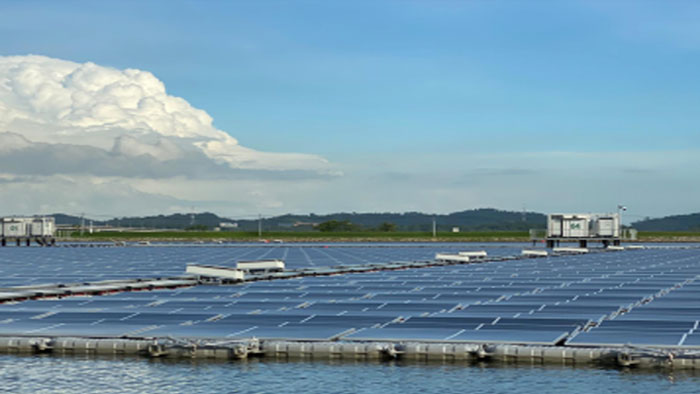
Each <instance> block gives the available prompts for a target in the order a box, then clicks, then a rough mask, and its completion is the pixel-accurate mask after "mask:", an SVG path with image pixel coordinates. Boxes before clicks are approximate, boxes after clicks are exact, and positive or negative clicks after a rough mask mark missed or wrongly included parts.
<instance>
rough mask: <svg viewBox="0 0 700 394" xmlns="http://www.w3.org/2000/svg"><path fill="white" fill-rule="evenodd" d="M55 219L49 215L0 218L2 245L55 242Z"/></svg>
mask: <svg viewBox="0 0 700 394" xmlns="http://www.w3.org/2000/svg"><path fill="white" fill-rule="evenodd" d="M55 234H56V220H55V219H54V218H53V217H50V216H30V217H26V216H25V217H21V216H10V217H3V218H0V240H1V245H2V246H7V244H8V243H12V242H14V243H16V244H17V246H20V245H22V244H25V245H27V246H29V245H31V243H32V241H34V242H36V243H37V244H38V245H41V246H53V245H55V244H56V238H55Z"/></svg>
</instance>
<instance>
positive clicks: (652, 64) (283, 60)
mask: <svg viewBox="0 0 700 394" xmlns="http://www.w3.org/2000/svg"><path fill="white" fill-rule="evenodd" d="M698 18H700V3H697V2H693V1H668V2H656V1H654V2H645V1H631V0H629V1H599V2H598V1H517V2H515V1H439V0H436V1H381V0H375V1H357V0H355V1H303V0H299V1H272V0H262V1H252V0H251V1H177V0H168V1H148V2H142V1H103V2H91V1H65V2H52V1H31V0H29V1H10V0H7V1H0V37H4V39H2V40H0V214H33V213H53V212H66V213H71V214H83V213H85V214H86V215H89V216H92V217H95V218H101V217H111V216H126V215H145V214H161V213H163V214H167V213H173V212H191V211H196V212H202V211H211V212H215V213H218V214H220V215H224V216H230V217H239V218H244V217H252V216H257V215H258V214H259V213H260V214H263V215H265V216H271V215H276V214H283V213H311V212H313V213H330V212H339V211H345V212H405V211H422V212H432V213H448V212H454V211H461V210H465V209H475V208H483V207H492V208H498V209H506V210H515V211H520V210H523V209H526V210H528V211H537V212H544V213H547V212H610V211H614V210H615V209H616V206H617V205H618V204H623V205H625V206H627V207H628V211H627V212H626V213H625V216H626V218H625V221H626V222H630V221H634V220H640V219H643V218H644V217H646V216H650V217H658V216H664V215H670V214H684V213H691V212H698V211H700V208H699V207H698V201H700V186H699V183H700V130H699V127H698V120H699V119H698V118H699V117H700V116H699V114H698V110H697V108H698V104H699V103H700V89H698V88H699V87H700V73H698V72H697V70H698V66H699V65H700V25H698V24H697V23H696V21H697V20H698Z"/></svg>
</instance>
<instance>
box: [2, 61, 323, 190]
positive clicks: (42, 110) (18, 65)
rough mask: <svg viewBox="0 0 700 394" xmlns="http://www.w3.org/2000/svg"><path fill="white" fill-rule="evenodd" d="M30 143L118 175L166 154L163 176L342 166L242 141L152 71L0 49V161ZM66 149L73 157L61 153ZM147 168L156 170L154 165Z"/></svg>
mask: <svg viewBox="0 0 700 394" xmlns="http://www.w3.org/2000/svg"><path fill="white" fill-rule="evenodd" d="M25 150H29V151H31V152H33V153H34V154H35V155H38V154H47V155H49V156H50V157H51V160H53V162H52V163H51V164H50V165H51V166H52V167H53V168H55V169H56V171H59V170H60V169H63V170H62V171H64V173H73V172H75V170H76V169H77V168H82V171H81V172H83V173H90V171H91V169H92V168H95V169H97V170H99V171H98V173H97V174H96V175H104V173H105V172H107V173H108V175H110V176H118V175H120V174H119V172H120V168H122V167H123V168H125V171H126V172H125V173H124V174H123V175H124V176H133V175H134V174H133V172H134V168H133V166H131V167H130V166H124V165H123V164H124V162H125V160H128V158H140V159H141V160H145V161H148V160H150V161H155V162H159V163H167V167H168V168H171V169H172V171H165V170H163V171H157V172H156V173H153V174H152V175H153V176H159V177H167V176H177V175H184V176H192V175H193V174H191V173H189V174H188V173H187V172H188V170H187V168H199V170H196V171H195V172H198V171H199V172H207V173H208V174H219V175H221V176H225V175H226V169H230V170H231V171H230V173H229V174H228V175H237V174H240V173H241V172H242V171H243V172H244V171H246V170H253V171H268V172H275V171H296V172H300V171H301V172H308V173H310V174H317V175H319V174H320V175H328V174H335V172H333V171H332V170H331V168H330V165H329V163H328V162H327V161H326V160H325V159H323V158H321V157H318V156H314V155H308V154H298V153H269V152H260V151H256V150H253V149H249V148H246V147H243V146H241V145H239V144H238V141H237V140H236V139H235V138H233V137H231V136H230V135H229V134H227V133H225V132H224V131H221V130H218V129H216V128H215V127H214V126H213V125H212V118H211V117H210V116H209V115H208V114H207V113H206V112H205V111H203V110H201V109H197V108H194V107H192V106H191V105H190V104H189V103H188V102H187V101H186V100H184V99H182V98H180V97H175V96H171V95H168V94H167V92H166V89H165V85H164V84H163V82H161V81H160V80H158V78H156V77H155V76H154V75H153V74H151V73H150V72H148V71H142V70H136V69H126V70H118V69H115V68H110V67H104V66H100V65H96V64H94V63H75V62H71V61H65V60H60V59H54V58H49V57H45V56H5V57H0V162H1V161H2V157H1V156H2V155H8V154H13V155H14V156H13V157H12V158H13V159H16V160H21V157H23V155H22V154H21V152H22V151H25ZM67 154H72V155H73V157H71V158H65V159H66V160H68V161H69V162H68V163H64V164H62V163H60V162H61V161H62V160H63V159H64V157H65V155H67ZM27 156H31V155H27ZM76 157H78V158H82V159H84V161H81V160H79V159H76ZM96 161H100V162H99V163H97V164H95V162H96ZM110 161H111V162H110ZM105 162H110V163H105ZM90 163H93V164H92V165H90ZM144 164H147V163H145V162H144ZM151 164H152V163H151ZM81 166H84V167H81ZM205 168H206V169H207V170H202V169H205ZM212 169H215V170H212ZM176 170H177V171H180V170H181V171H182V172H181V173H177V172H176ZM210 170H211V171H210ZM71 171H73V172H71ZM100 171H101V172H100ZM143 176H151V175H149V170H147V169H145V170H144V175H143Z"/></svg>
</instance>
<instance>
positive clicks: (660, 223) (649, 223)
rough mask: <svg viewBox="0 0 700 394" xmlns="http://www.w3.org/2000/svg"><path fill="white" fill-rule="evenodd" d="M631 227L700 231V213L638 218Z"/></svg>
mask: <svg viewBox="0 0 700 394" xmlns="http://www.w3.org/2000/svg"><path fill="white" fill-rule="evenodd" d="M632 227H633V228H636V229H637V230H639V231H700V213H691V214H689V215H673V216H666V217H663V218H658V219H646V220H640V221H638V222H634V223H632Z"/></svg>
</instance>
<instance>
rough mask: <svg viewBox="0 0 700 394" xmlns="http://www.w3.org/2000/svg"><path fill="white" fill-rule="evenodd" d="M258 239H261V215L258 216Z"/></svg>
mask: <svg viewBox="0 0 700 394" xmlns="http://www.w3.org/2000/svg"><path fill="white" fill-rule="evenodd" d="M258 238H262V215H261V214H258Z"/></svg>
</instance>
